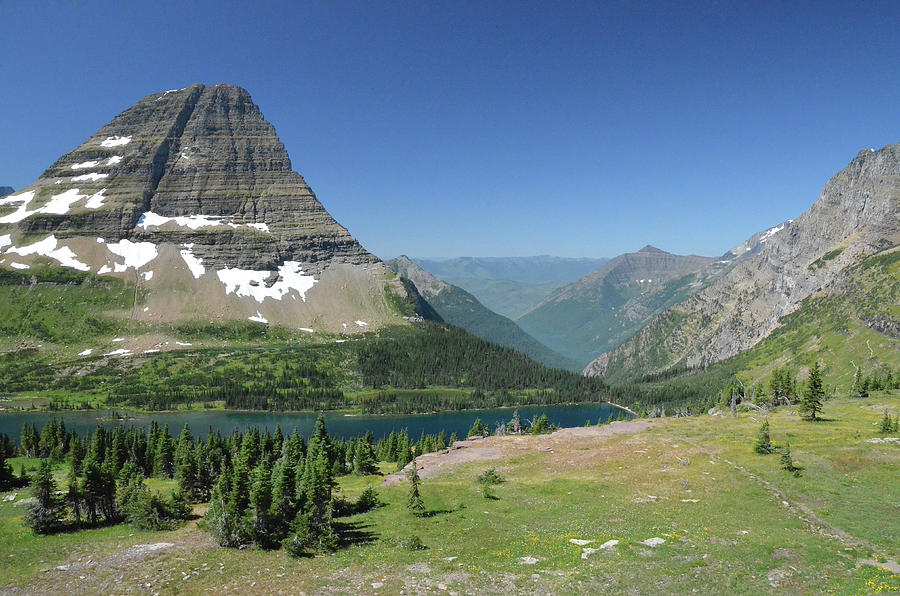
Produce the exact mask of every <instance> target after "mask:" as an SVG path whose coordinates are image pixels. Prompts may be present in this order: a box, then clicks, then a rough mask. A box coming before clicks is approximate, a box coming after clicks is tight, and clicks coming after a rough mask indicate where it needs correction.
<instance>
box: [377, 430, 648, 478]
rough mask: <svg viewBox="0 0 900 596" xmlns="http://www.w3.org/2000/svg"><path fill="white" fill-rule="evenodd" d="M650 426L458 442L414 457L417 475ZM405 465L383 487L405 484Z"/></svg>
mask: <svg viewBox="0 0 900 596" xmlns="http://www.w3.org/2000/svg"><path fill="white" fill-rule="evenodd" d="M649 427H650V423H649V422H643V421H642V422H614V423H612V424H605V425H603V426H585V427H575V428H563V429H561V430H558V431H556V432H554V433H550V434H547V435H537V436H532V435H507V436H503V437H485V438H483V439H482V438H472V439H466V440H465V441H457V442H455V443H454V444H453V445H451V446H450V448H449V449H444V450H443V451H438V452H437V453H426V454H424V455H421V456H419V457H418V458H416V464H417V466H418V469H419V476H421V477H422V478H432V477H434V476H439V475H440V474H444V473H446V472H448V471H450V470H452V469H453V468H455V467H456V466H459V465H462V464H467V463H472V462H484V461H494V460H498V459H502V458H504V457H506V456H508V455H513V454H515V453H520V452H522V451H532V452H533V451H543V452H546V453H554V452H555V451H556V450H566V449H573V448H578V447H579V446H583V445H584V444H585V443H589V442H591V441H592V440H594V439H598V438H603V437H607V436H610V435H615V434H622V433H637V432H641V431H643V430H645V429H647V428H649ZM411 467H412V464H411V463H410V464H408V465H407V466H406V467H405V468H403V469H402V470H401V471H399V472H395V473H394V474H391V475H390V476H388V477H387V478H385V479H384V482H382V486H391V485H394V484H398V483H400V482H405V481H406V474H407V472H409V470H410V469H411Z"/></svg>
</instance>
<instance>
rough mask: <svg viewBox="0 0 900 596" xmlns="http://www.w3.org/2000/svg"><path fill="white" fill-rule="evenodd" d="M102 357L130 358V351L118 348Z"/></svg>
mask: <svg viewBox="0 0 900 596" xmlns="http://www.w3.org/2000/svg"><path fill="white" fill-rule="evenodd" d="M104 356H131V350H126V349H125V348H119V349H118V350H113V351H112V352H110V353H109V354H104Z"/></svg>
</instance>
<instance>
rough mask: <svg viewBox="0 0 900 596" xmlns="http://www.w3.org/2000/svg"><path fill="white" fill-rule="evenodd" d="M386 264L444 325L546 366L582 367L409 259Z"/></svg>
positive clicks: (401, 257) (399, 258)
mask: <svg viewBox="0 0 900 596" xmlns="http://www.w3.org/2000/svg"><path fill="white" fill-rule="evenodd" d="M387 265H388V266H390V267H391V268H392V269H393V270H394V271H396V272H397V273H398V274H399V275H401V276H402V277H404V278H406V279H408V280H410V281H411V282H412V283H413V284H415V286H416V289H417V291H418V293H419V294H421V295H422V296H423V297H424V298H425V299H426V300H427V301H428V303H429V304H430V305H431V306H432V307H433V308H434V309H435V311H437V313H438V314H439V315H440V317H441V318H442V319H443V320H444V321H445V322H447V323H450V324H451V325H456V326H457V327H462V328H463V329H465V330H466V331H468V332H469V333H471V334H472V335H475V336H476V337H480V338H481V339H484V340H486V341H490V342H493V343H496V344H500V345H501V346H506V347H508V348H512V349H514V350H517V351H519V352H521V353H523V354H525V355H526V356H529V357H531V358H533V359H534V360H536V361H538V362H540V363H542V364H544V365H546V366H551V367H556V368H565V369H568V370H577V369H578V368H580V367H579V365H578V363H577V362H574V361H572V360H569V359H567V358H565V357H563V356H561V355H559V354H557V353H556V352H554V351H553V350H550V349H549V348H547V347H546V346H544V345H542V344H541V343H540V342H538V341H537V340H535V339H534V338H533V337H531V336H530V335H528V334H527V333H525V332H524V331H522V329H520V328H519V326H518V325H516V324H515V323H514V322H513V321H511V320H509V319H507V318H506V317H504V316H501V315H498V314H497V313H495V312H493V311H491V310H489V309H487V308H485V307H484V306H483V305H482V304H481V303H480V302H479V301H478V300H477V299H476V298H475V297H474V296H472V295H471V294H469V293H468V292H466V291H465V290H463V289H461V288H457V287H456V286H454V285H452V284H448V283H447V282H444V281H442V280H440V279H438V278H437V277H435V276H433V275H431V274H430V273H428V272H427V271H425V270H424V269H422V268H421V267H419V266H418V265H417V264H416V263H414V262H413V261H411V260H410V259H409V258H407V257H405V256H400V257H398V258H396V259H393V260H391V261H387Z"/></svg>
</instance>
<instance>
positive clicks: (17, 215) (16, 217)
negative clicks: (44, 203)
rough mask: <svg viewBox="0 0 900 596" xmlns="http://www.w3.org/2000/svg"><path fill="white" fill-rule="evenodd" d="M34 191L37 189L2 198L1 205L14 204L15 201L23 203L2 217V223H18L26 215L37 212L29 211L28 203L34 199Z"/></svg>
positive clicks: (0, 220) (0, 218) (0, 219)
mask: <svg viewBox="0 0 900 596" xmlns="http://www.w3.org/2000/svg"><path fill="white" fill-rule="evenodd" d="M34 192H35V191H33V190H29V191H28V192H23V193H22V194H18V195H11V196H8V197H4V198H2V199H0V205H12V204H13V203H21V205H19V208H18V209H16V210H15V211H13V212H12V213H10V214H9V215H4V216H3V217H0V223H18V222H20V221H22V220H23V219H25V218H26V217H28V216H30V215H32V214H33V213H35V212H34V211H28V204H29V203H30V202H31V200H32V199H34Z"/></svg>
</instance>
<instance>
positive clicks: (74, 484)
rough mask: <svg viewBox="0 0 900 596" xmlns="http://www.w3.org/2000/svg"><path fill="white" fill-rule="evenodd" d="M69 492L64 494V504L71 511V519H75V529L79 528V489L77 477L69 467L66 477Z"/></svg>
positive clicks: (72, 468)
mask: <svg viewBox="0 0 900 596" xmlns="http://www.w3.org/2000/svg"><path fill="white" fill-rule="evenodd" d="M67 481H68V484H69V490H68V492H67V493H66V503H68V505H69V508H70V509H71V510H72V517H74V518H75V527H81V489H80V486H79V484H78V475H77V474H76V473H75V468H74V467H72V466H69V476H68V479H67Z"/></svg>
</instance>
